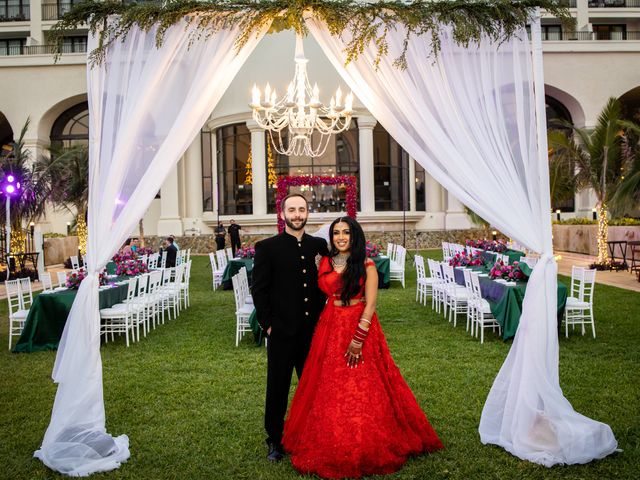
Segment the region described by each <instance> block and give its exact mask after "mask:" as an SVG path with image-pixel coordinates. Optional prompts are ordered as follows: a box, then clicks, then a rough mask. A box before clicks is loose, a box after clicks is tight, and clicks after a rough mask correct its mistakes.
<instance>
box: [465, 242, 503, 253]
mask: <svg viewBox="0 0 640 480" xmlns="http://www.w3.org/2000/svg"><path fill="white" fill-rule="evenodd" d="M465 243H466V245H467V247H471V248H477V249H478V250H486V251H488V252H497V253H502V252H506V251H507V250H508V249H509V247H508V246H507V242H505V241H504V240H486V239H480V240H467V241H466V242H465Z"/></svg>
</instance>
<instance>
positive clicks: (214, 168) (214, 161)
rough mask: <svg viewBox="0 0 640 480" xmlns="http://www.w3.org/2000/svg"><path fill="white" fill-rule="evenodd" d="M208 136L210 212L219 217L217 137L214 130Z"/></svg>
mask: <svg viewBox="0 0 640 480" xmlns="http://www.w3.org/2000/svg"><path fill="white" fill-rule="evenodd" d="M209 135H211V185H212V186H213V191H212V192H211V196H212V197H213V199H212V200H213V201H212V202H211V206H212V207H211V210H212V211H213V212H215V213H216V214H217V215H218V216H220V212H218V204H219V198H218V195H219V188H220V186H219V185H218V137H217V136H216V132H215V130H214V131H212V132H211V133H210V134H209Z"/></svg>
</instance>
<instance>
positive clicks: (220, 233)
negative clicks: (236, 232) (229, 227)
mask: <svg viewBox="0 0 640 480" xmlns="http://www.w3.org/2000/svg"><path fill="white" fill-rule="evenodd" d="M213 233H214V234H215V237H216V250H224V237H225V236H226V234H227V232H226V230H225V229H224V225H222V222H220V223H218V226H217V227H216V228H215V230H214V231H213Z"/></svg>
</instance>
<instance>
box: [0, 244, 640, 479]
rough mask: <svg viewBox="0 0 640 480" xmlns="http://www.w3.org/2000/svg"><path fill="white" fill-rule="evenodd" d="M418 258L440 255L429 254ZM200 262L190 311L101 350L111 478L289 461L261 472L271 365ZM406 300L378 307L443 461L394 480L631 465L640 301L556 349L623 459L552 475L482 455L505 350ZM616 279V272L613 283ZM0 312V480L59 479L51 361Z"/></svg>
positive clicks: (615, 469) (608, 297)
mask: <svg viewBox="0 0 640 480" xmlns="http://www.w3.org/2000/svg"><path fill="white" fill-rule="evenodd" d="M427 255H430V256H431V255H432V256H435V255H437V254H436V252H434V251H429V252H427ZM207 264H208V262H207V259H206V258H204V257H196V258H194V267H193V271H192V280H191V284H192V289H191V304H192V306H191V308H190V309H188V310H186V311H184V312H183V314H182V315H181V316H180V317H179V318H178V320H176V321H172V322H169V323H167V324H166V325H164V326H161V327H159V328H158V329H156V330H155V331H153V332H151V334H150V336H149V337H147V338H146V339H144V340H143V341H141V342H140V343H138V344H134V345H133V346H131V347H130V348H126V347H125V345H124V339H121V340H120V341H116V342H115V343H108V344H106V345H103V347H102V350H101V353H102V360H103V365H104V367H103V368H104V371H103V375H104V395H105V405H106V412H107V430H108V431H109V432H110V433H112V434H114V435H120V434H123V433H124V434H127V435H128V436H129V438H130V449H131V458H130V459H129V461H128V462H127V463H126V464H124V465H123V466H121V467H120V469H118V470H115V471H113V472H108V473H102V474H97V475H95V476H94V477H95V478H106V479H136V480H137V479H218V478H220V479H236V478H237V479H289V478H298V475H297V474H296V472H295V470H293V468H292V467H291V464H290V463H289V461H288V460H285V461H284V462H282V463H281V464H278V465H272V464H269V463H267V461H266V460H265V458H264V457H265V454H266V450H265V445H264V437H265V435H264V431H263V427H262V423H263V419H262V415H263V403H264V388H265V377H266V356H265V349H264V348H257V347H255V346H254V344H253V342H252V340H251V339H250V338H249V337H248V336H245V339H244V340H243V342H242V343H241V345H240V347H239V348H235V346H234V328H235V327H234V321H235V320H234V314H233V310H234V309H233V295H232V292H228V291H227V292H224V291H217V292H213V291H211V287H210V284H211V277H210V271H209V269H208V265H207ZM408 272H409V279H408V284H407V288H406V289H404V290H403V289H402V288H401V287H400V286H399V285H397V284H395V283H394V285H393V287H392V288H391V289H389V290H386V291H381V292H380V296H379V308H378V312H379V314H380V319H381V322H382V325H383V328H384V330H385V333H386V336H387V340H388V342H389V345H390V348H391V352H392V354H393V356H394V358H395V360H396V363H397V364H398V365H399V367H400V369H401V370H402V372H403V375H404V377H405V378H406V380H407V382H408V383H409V385H410V386H411V388H412V389H413V392H414V393H415V395H416V397H417V399H418V401H419V403H420V404H421V406H422V407H423V409H424V410H425V412H426V413H427V416H428V417H429V420H430V421H431V423H432V424H433V426H434V427H435V429H436V431H437V432H438V433H439V435H440V437H441V439H442V441H443V443H444V445H445V449H444V450H443V451H441V452H438V453H436V454H434V455H431V456H423V457H419V458H415V459H412V460H410V461H409V462H407V464H406V465H405V467H404V468H403V469H402V470H401V471H400V472H398V473H397V474H395V475H391V476H390V477H389V478H394V479H396V478H397V479H423V478H433V479H444V478H447V479H457V478H460V479H462V478H482V479H485V478H490V479H514V478H517V479H535V478H549V479H556V478H557V479H560V478H562V479H614V478H620V479H628V478H638V477H637V467H638V465H640V448H639V447H640V445H639V444H640V390H639V388H638V385H640V375H639V372H640V369H639V368H638V367H639V366H640V365H639V364H640V362H639V360H640V358H639V357H640V355H639V352H640V347H639V345H640V324H639V323H638V319H639V317H640V294H638V293H633V292H629V291H625V290H621V289H618V288H615V287H609V286H606V285H601V284H598V285H597V286H596V290H595V295H596V296H595V305H596V312H595V315H596V328H597V334H598V337H597V339H595V340H594V339H593V338H591V337H590V336H584V337H582V336H580V335H579V334H573V335H571V336H570V337H569V339H565V338H564V337H561V338H560V381H561V386H562V389H563V391H564V394H565V396H566V397H567V398H568V399H569V401H570V402H571V403H572V404H573V406H574V408H575V409H576V410H577V411H578V412H580V413H582V414H584V415H586V416H588V417H591V418H594V419H597V420H600V421H602V422H605V423H607V424H609V425H610V426H611V428H612V429H613V431H614V433H615V435H616V437H617V439H618V442H619V446H620V448H622V449H623V450H624V453H621V454H616V455H612V456H610V457H608V458H605V459H604V460H601V461H596V462H592V463H590V464H588V465H577V466H564V467H563V466H561V467H554V468H552V469H547V468H544V467H541V466H538V465H534V464H532V463H529V462H524V461H521V460H519V459H518V458H516V457H513V456H512V455H510V454H509V453H507V452H505V451H504V450H503V449H501V448H499V447H495V446H484V445H482V444H481V443H480V440H479V435H478V424H479V419H480V413H481V411H482V407H483V405H484V401H485V398H486V395H487V392H488V391H489V388H490V387H491V384H492V382H493V379H494V378H495V375H496V373H497V372H498V370H499V368H500V366H501V364H502V362H503V360H504V358H505V356H506V354H507V352H508V350H509V347H510V345H511V344H510V342H507V343H505V342H502V341H501V340H498V339H497V338H495V337H493V336H492V335H490V334H489V335H488V337H489V338H488V340H486V341H485V344H484V345H480V342H479V341H477V340H475V339H473V338H471V337H470V336H469V335H468V334H467V333H465V331H464V327H461V325H458V327H457V328H456V329H454V328H453V327H452V326H451V325H450V324H449V323H447V322H446V321H445V320H444V319H443V318H442V317H440V316H436V314H434V313H432V311H431V309H430V308H426V307H422V306H420V305H418V304H417V303H416V302H415V277H414V276H415V273H414V272H413V270H412V269H410V268H409V269H408ZM620 274H621V275H624V273H620ZM6 316H7V312H6V302H3V304H2V305H1V307H0V332H1V334H0V345H3V347H2V349H0V378H2V380H1V382H2V383H1V387H0V463H1V465H2V467H1V470H0V472H1V473H0V478H12V479H45V478H58V477H60V475H58V474H56V473H54V472H52V471H50V470H48V469H47V468H46V467H45V466H44V465H43V464H42V463H40V461H38V460H36V459H33V458H32V453H33V451H34V450H36V449H37V448H38V447H39V445H40V441H41V440H42V437H43V434H44V431H45V429H46V427H47V425H48V422H49V418H50V413H51V407H52V405H53V400H54V395H55V385H54V384H53V383H52V381H51V378H50V376H51V369H52V366H53V362H54V358H55V352H43V353H32V354H12V353H9V352H8V350H7V349H6V345H7V342H8V338H7V332H8V326H7V319H6Z"/></svg>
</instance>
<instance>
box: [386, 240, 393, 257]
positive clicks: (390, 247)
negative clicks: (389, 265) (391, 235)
mask: <svg viewBox="0 0 640 480" xmlns="http://www.w3.org/2000/svg"><path fill="white" fill-rule="evenodd" d="M394 247H395V245H394V244H393V243H387V257H389V258H393V251H394V250H395V248H394Z"/></svg>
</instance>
